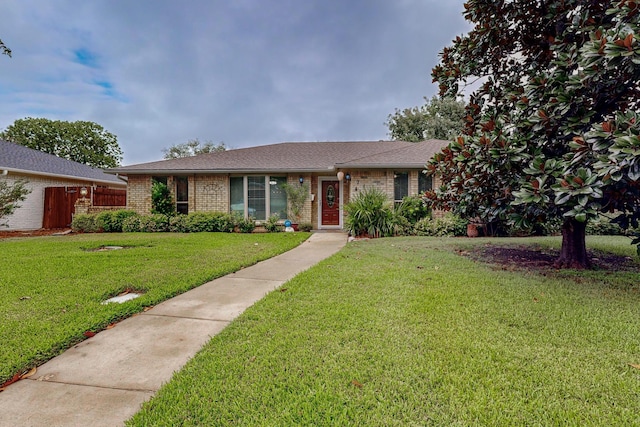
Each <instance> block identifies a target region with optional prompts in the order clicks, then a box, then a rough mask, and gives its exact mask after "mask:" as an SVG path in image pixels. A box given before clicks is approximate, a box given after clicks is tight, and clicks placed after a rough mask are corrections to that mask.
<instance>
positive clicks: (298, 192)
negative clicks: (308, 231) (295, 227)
mask: <svg viewBox="0 0 640 427" xmlns="http://www.w3.org/2000/svg"><path fill="white" fill-rule="evenodd" d="M282 189H283V190H284V192H285V193H287V203H288V204H289V212H288V213H289V215H291V216H292V218H291V219H295V221H296V222H297V223H299V222H300V219H301V218H302V210H303V209H304V203H305V202H306V201H307V199H308V198H309V184H307V183H306V182H305V183H304V184H301V185H292V184H282Z"/></svg>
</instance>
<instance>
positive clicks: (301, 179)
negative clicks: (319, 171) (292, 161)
mask: <svg viewBox="0 0 640 427" xmlns="http://www.w3.org/2000/svg"><path fill="white" fill-rule="evenodd" d="M298 181H300V185H302V184H303V183H304V178H303V177H300V178H298Z"/></svg>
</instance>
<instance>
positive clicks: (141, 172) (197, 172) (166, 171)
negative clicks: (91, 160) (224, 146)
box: [105, 167, 335, 176]
mask: <svg viewBox="0 0 640 427" xmlns="http://www.w3.org/2000/svg"><path fill="white" fill-rule="evenodd" d="M334 170H335V167H330V168H326V169H318V168H295V169H282V168H280V169H261V168H260V169H259V168H255V169H126V170H125V169H105V173H109V174H114V175H124V176H127V175H204V174H254V173H323V172H327V171H329V172H331V171H334Z"/></svg>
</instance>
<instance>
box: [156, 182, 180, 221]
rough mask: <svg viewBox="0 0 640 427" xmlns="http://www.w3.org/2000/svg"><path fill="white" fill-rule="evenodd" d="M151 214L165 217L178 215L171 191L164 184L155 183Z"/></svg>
mask: <svg viewBox="0 0 640 427" xmlns="http://www.w3.org/2000/svg"><path fill="white" fill-rule="evenodd" d="M151 213H152V214H163V215H173V214H175V213H176V206H175V205H174V203H173V197H172V196H171V191H170V190H169V187H168V186H167V184H165V183H164V182H159V181H154V182H153V185H152V186H151Z"/></svg>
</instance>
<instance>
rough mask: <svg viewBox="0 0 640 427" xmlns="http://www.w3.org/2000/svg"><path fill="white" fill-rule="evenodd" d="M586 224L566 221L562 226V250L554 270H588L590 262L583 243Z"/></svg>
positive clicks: (573, 220) (571, 220) (572, 220)
mask: <svg viewBox="0 0 640 427" xmlns="http://www.w3.org/2000/svg"><path fill="white" fill-rule="evenodd" d="M586 228H587V224H586V222H580V221H576V220H575V219H567V220H566V221H565V222H564V224H562V249H561V251H560V257H559V258H558V259H557V260H556V262H555V264H554V266H555V267H556V268H578V269H583V268H590V267H591V260H590V259H589V256H588V255H587V245H586V242H585V235H586Z"/></svg>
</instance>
